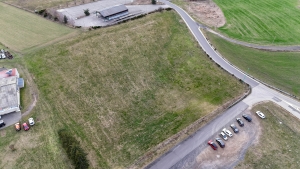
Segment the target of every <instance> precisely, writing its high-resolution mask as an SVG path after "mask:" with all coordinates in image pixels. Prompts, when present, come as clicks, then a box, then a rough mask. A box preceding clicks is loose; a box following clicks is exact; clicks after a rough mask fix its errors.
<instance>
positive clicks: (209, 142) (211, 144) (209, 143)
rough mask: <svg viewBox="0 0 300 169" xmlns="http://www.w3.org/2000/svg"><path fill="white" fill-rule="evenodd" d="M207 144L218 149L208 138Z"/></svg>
mask: <svg viewBox="0 0 300 169" xmlns="http://www.w3.org/2000/svg"><path fill="white" fill-rule="evenodd" d="M207 144H208V145H210V146H211V148H212V149H214V150H217V149H218V146H217V145H216V144H215V143H214V142H213V141H212V140H209V141H208V143H207Z"/></svg>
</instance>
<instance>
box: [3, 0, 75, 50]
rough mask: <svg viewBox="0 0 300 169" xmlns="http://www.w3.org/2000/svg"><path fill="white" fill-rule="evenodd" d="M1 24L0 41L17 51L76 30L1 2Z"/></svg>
mask: <svg viewBox="0 0 300 169" xmlns="http://www.w3.org/2000/svg"><path fill="white" fill-rule="evenodd" d="M0 25H1V26H0V42H1V43H2V44H4V45H5V46H7V47H9V48H10V49H13V50H15V51H24V50H26V49H30V48H33V47H35V46H38V45H40V44H43V43H46V42H51V41H52V40H54V39H57V38H62V37H64V36H65V35H67V34H71V33H72V32H73V33H74V32H75V30H72V29H70V28H67V27H65V26H62V25H59V24H56V23H53V22H51V21H48V20H46V19H43V18H41V17H39V16H36V15H34V14H31V13H29V12H26V11H23V10H20V9H17V8H14V7H11V6H9V5H6V4H3V3H1V2H0Z"/></svg>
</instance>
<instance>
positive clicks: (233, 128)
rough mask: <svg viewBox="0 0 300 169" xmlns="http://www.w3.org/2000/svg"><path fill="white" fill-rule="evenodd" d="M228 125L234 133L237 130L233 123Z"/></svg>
mask: <svg viewBox="0 0 300 169" xmlns="http://www.w3.org/2000/svg"><path fill="white" fill-rule="evenodd" d="M230 127H231V129H232V130H233V132H234V133H238V132H239V129H238V128H237V127H236V126H235V125H234V124H231V125H230Z"/></svg>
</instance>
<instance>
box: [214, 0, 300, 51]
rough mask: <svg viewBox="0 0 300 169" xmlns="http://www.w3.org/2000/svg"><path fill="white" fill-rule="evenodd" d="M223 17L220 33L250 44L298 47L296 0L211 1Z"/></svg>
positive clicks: (299, 15) (299, 31) (299, 18)
mask: <svg viewBox="0 0 300 169" xmlns="http://www.w3.org/2000/svg"><path fill="white" fill-rule="evenodd" d="M214 2H215V3H216V4H217V5H218V6H219V7H220V8H221V9H222V11H223V13H224V15H225V17H226V25H225V26H223V27H221V28H219V31H220V32H222V33H223V34H225V35H227V36H229V37H231V38H234V39H238V40H241V41H247V42H251V43H260V44H276V45H291V44H298V45H299V44H300V29H299V27H300V8H299V1H298V0H285V1H282V0H264V1H261V0H243V1H236V0H226V1H224V0H214Z"/></svg>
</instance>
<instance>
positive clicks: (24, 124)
mask: <svg viewBox="0 0 300 169" xmlns="http://www.w3.org/2000/svg"><path fill="white" fill-rule="evenodd" d="M23 129H24V130H25V131H27V130H29V126H28V124H27V123H23Z"/></svg>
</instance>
